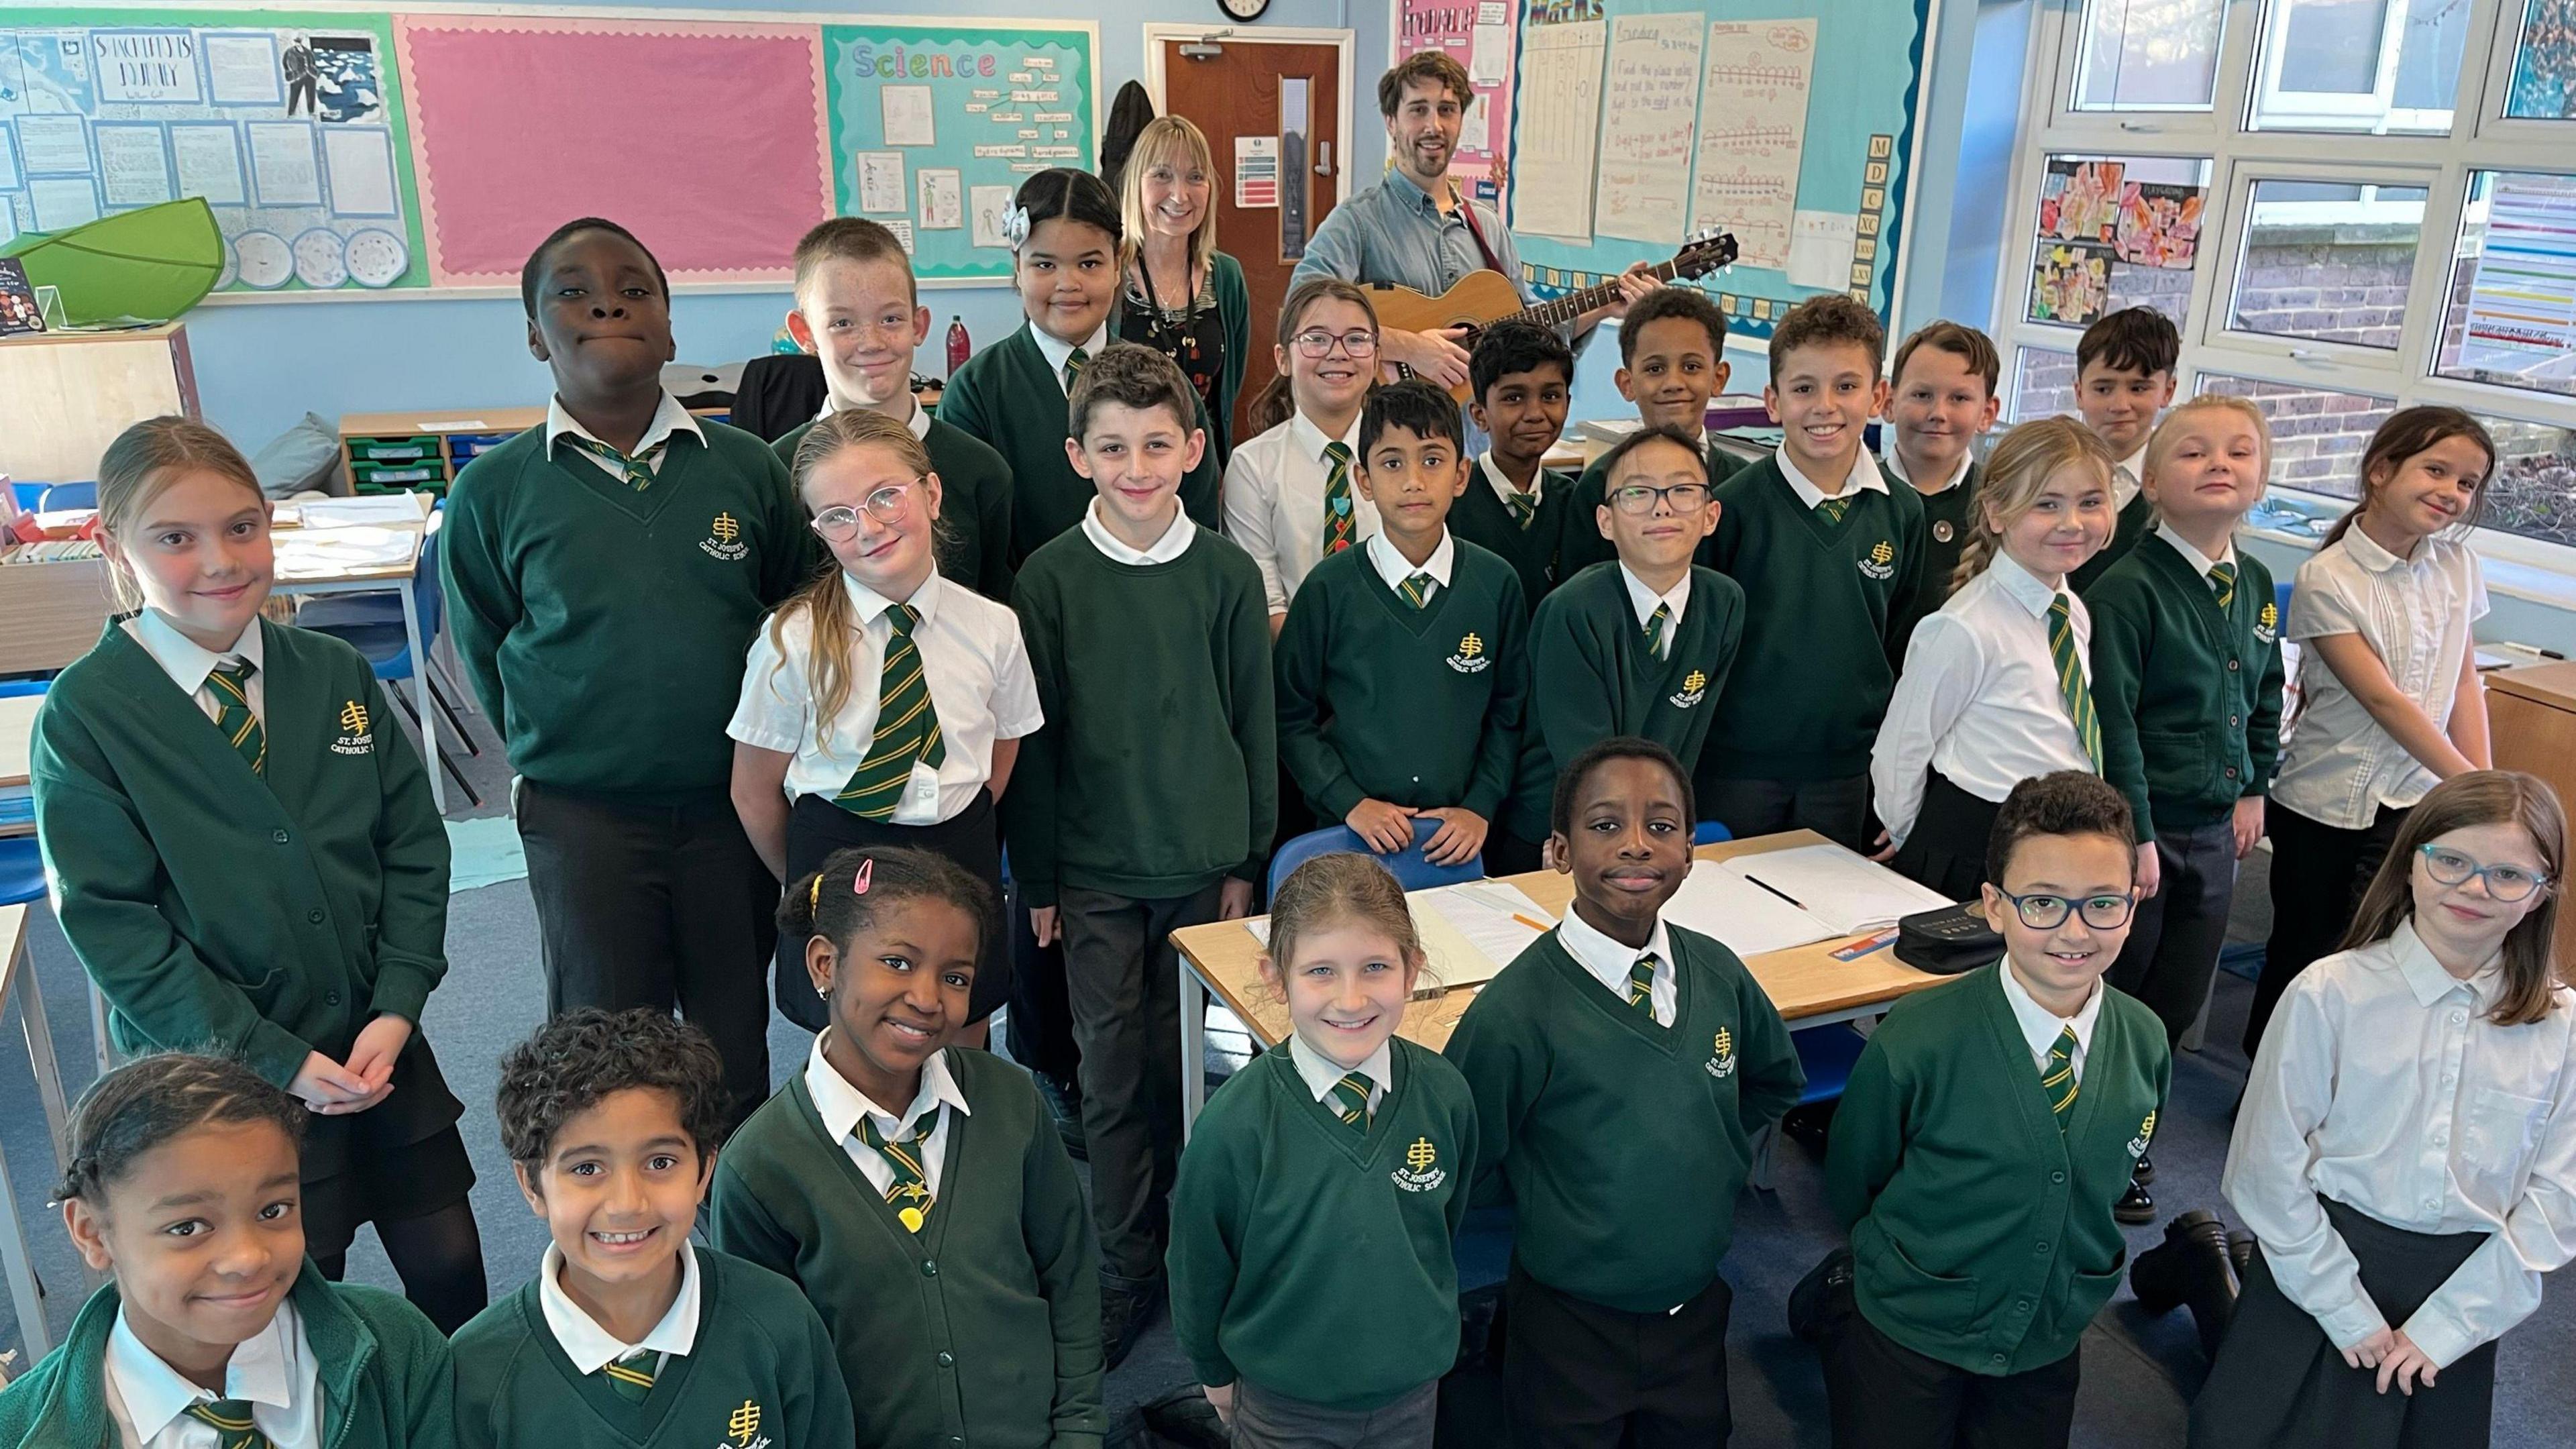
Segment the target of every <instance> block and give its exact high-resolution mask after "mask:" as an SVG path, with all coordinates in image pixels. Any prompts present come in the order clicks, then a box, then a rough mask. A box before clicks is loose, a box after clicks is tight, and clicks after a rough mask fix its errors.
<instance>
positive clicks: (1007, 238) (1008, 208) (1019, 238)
mask: <svg viewBox="0 0 2576 1449" xmlns="http://www.w3.org/2000/svg"><path fill="white" fill-rule="evenodd" d="M1000 221H1001V224H1000V228H999V229H1000V231H1001V233H1002V241H1003V242H1004V244H1006V245H1008V246H1009V247H1010V249H1011V250H1012V251H1015V252H1016V251H1018V250H1019V249H1020V248H1021V247H1024V246H1026V245H1028V241H1029V232H1030V230H1031V227H1030V223H1029V209H1028V208H1027V207H1025V206H1022V205H1020V204H1019V203H1018V202H1016V201H1013V202H1006V203H1004V205H1003V207H1002V215H1001V218H1000Z"/></svg>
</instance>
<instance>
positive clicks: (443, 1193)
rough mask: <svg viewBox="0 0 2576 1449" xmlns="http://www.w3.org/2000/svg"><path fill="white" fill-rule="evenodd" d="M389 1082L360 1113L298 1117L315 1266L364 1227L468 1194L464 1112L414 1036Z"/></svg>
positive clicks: (307, 1236) (425, 1211)
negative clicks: (389, 1090) (388, 1090)
mask: <svg viewBox="0 0 2576 1449" xmlns="http://www.w3.org/2000/svg"><path fill="white" fill-rule="evenodd" d="M341 1055H344V1056H345V1055H346V1053H345V1052H343V1053H341ZM393 1083H394V1090H393V1094H392V1095H390V1096H388V1097H386V1098H385V1099H384V1100H383V1101H382V1102H379V1103H377V1104H376V1105H375V1106H373V1107H370V1108H368V1109H367V1110H366V1111H364V1112H357V1113H352V1114H351V1115H349V1116H345V1117H324V1116H319V1115H308V1116H307V1117H306V1118H305V1119H304V1166H303V1172H302V1177H303V1179H304V1181H303V1206H302V1208H301V1212H302V1214H303V1217H304V1248H305V1251H306V1252H308V1253H310V1254H312V1255H313V1256H314V1257H316V1258H327V1257H330V1256H331V1255H332V1254H334V1253H344V1252H347V1251H348V1249H349V1242H350V1240H351V1239H352V1238H354V1237H356V1236H357V1232H358V1228H359V1226H360V1225H361V1224H364V1223H400V1222H408V1221H410V1220H412V1219H414V1218H425V1217H428V1216H429V1215H430V1214H432V1213H436V1212H443V1211H445V1210H446V1209H448V1208H449V1207H452V1206H454V1205H455V1204H456V1203H458V1202H460V1201H463V1200H464V1197H465V1195H466V1194H467V1193H468V1192H470V1191H472V1190H473V1187H474V1163H473V1160H472V1159H471V1158H469V1157H468V1156H466V1153H465V1139H464V1138H463V1137H461V1136H459V1135H458V1134H457V1131H456V1119H457V1118H459V1117H460V1116H463V1115H464V1112H465V1105H464V1104H463V1103H461V1102H459V1101H457V1100H456V1094H455V1093H454V1092H451V1091H449V1090H448V1089H447V1079H446V1077H445V1076H443V1075H442V1074H441V1073H440V1072H439V1070H438V1056H437V1054H436V1053H434V1052H432V1051H431V1050H430V1049H429V1039H428V1038H427V1037H425V1036H422V1035H421V1034H420V1032H419V1031H418V1030H417V1029H415V1030H414V1031H413V1032H412V1034H411V1040H410V1042H408V1043H407V1044H405V1045H404V1047H403V1051H402V1055H401V1056H398V1057H396V1058H394V1076H393Z"/></svg>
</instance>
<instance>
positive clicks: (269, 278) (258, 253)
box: [233, 231, 295, 292]
mask: <svg viewBox="0 0 2576 1449" xmlns="http://www.w3.org/2000/svg"><path fill="white" fill-rule="evenodd" d="M233 263H234V266H235V267H236V268H237V269H238V272H239V275H240V279H241V284H242V285H243V286H245V287H257V288H258V289H260V290H261V291H263V292H266V291H273V290H275V289H276V288H279V287H283V286H285V285H286V279H287V278H289V277H292V276H294V275H295V253H294V252H293V251H292V250H290V249H289V248H288V247H287V245H286V238H284V237H282V236H279V235H278V234H277V233H275V232H273V231H246V232H243V233H242V234H241V235H240V236H237V237H234V238H233Z"/></svg>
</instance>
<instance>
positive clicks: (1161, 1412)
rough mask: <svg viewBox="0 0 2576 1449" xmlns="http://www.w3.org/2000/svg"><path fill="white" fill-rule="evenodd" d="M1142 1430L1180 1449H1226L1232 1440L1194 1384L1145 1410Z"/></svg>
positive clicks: (1205, 1397) (1173, 1392)
mask: <svg viewBox="0 0 2576 1449" xmlns="http://www.w3.org/2000/svg"><path fill="white" fill-rule="evenodd" d="M1144 1415H1145V1427H1146V1428H1148V1429H1151V1430H1153V1431H1154V1433H1155V1435H1156V1436H1157V1437H1159V1438H1162V1439H1164V1440H1166V1441H1168V1442H1170V1443H1173V1444H1178V1445H1180V1446H1181V1449H1227V1446H1229V1445H1231V1444H1232V1443H1233V1442H1234V1436H1233V1435H1232V1434H1231V1433H1229V1432H1227V1430H1226V1427H1225V1421H1224V1420H1222V1419H1220V1418H1218V1417H1217V1412H1216V1405H1214V1404H1211V1403H1209V1402H1208V1400H1207V1392H1206V1391H1205V1390H1204V1389H1201V1388H1200V1387H1199V1386H1198V1385H1196V1384H1183V1385H1181V1386H1180V1387H1179V1388H1177V1389H1174V1390H1172V1391H1171V1392H1170V1393H1168V1394H1165V1395H1163V1396H1162V1397H1161V1398H1159V1399H1156V1400H1155V1401H1154V1402H1152V1403H1150V1404H1147V1405H1146V1406H1145V1408H1144Z"/></svg>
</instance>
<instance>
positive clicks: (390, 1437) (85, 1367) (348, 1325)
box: [0, 1262, 712, 1449]
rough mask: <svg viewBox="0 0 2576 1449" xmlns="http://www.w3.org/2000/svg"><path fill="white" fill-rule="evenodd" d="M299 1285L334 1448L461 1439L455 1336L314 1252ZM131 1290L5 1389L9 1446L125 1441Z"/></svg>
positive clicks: (2, 1423) (88, 1313)
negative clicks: (112, 1377) (118, 1361)
mask: <svg viewBox="0 0 2576 1449" xmlns="http://www.w3.org/2000/svg"><path fill="white" fill-rule="evenodd" d="M291 1296H292V1298H293V1301H294V1303H295V1312H296V1315H297V1316H298V1317H299V1318H301V1319H302V1320H303V1324H304V1341H305V1342H306V1343H307V1344H308V1345H310V1346H311V1348H312V1350H313V1359H314V1364H315V1367H316V1369H317V1370H318V1373H317V1379H316V1382H317V1386H318V1387H319V1388H320V1389H321V1390H322V1415H321V1419H322V1442H323V1444H325V1445H326V1446H328V1449H450V1446H452V1445H454V1444H455V1443H456V1432H455V1408H454V1404H453V1402H452V1400H453V1398H454V1394H455V1375H454V1373H453V1372H452V1371H451V1369H450V1366H449V1360H448V1353H447V1340H446V1339H445V1338H443V1337H441V1336H440V1335H439V1332H438V1329H437V1328H436V1327H434V1326H432V1325H431V1323H430V1321H429V1320H428V1319H427V1318H425V1317H423V1316H422V1315H421V1311H420V1310H419V1309H417V1308H414V1307H412V1306H411V1305H410V1304H409V1303H406V1302H404V1301H403V1298H402V1295H401V1294H398V1293H388V1292H386V1291H385V1290H383V1289H381V1288H368V1287H365V1286H363V1285H360V1284H356V1283H333V1282H331V1281H329V1280H328V1279H325V1278H324V1277H323V1276H322V1272H321V1270H320V1269H318V1268H316V1267H314V1266H313V1265H312V1264H311V1263H310V1262H307V1263H306V1264H305V1265H304V1271H303V1273H302V1274H301V1276H299V1277H297V1278H296V1280H295V1287H294V1289H293V1290H292V1295H291ZM122 1301H123V1300H121V1299H119V1298H118V1297H117V1293H116V1284H115V1283H113V1282H110V1283H108V1284H107V1285H105V1286H104V1287H102V1288H100V1289H99V1290H98V1291H97V1292H95V1293H92V1294H91V1295H90V1296H89V1301H88V1302H87V1303H85V1304H83V1305H81V1311H80V1316H79V1317H77V1318H75V1319H73V1320H72V1330H71V1333H70V1335H69V1336H67V1337H65V1338H64V1339H63V1341H62V1342H61V1343H60V1344H58V1345H56V1346H55V1348H54V1351H53V1352H52V1353H49V1354H47V1355H45V1360H44V1362H42V1363H40V1364H37V1365H36V1366H35V1367H34V1368H32V1369H29V1370H28V1371H27V1372H26V1373H25V1374H23V1375H21V1376H20V1377H19V1378H17V1379H16V1380H14V1381H12V1382H11V1383H10V1385H9V1387H8V1388H7V1389H6V1390H5V1391H0V1449H116V1446H117V1443H118V1439H119V1435H118V1433H117V1428H116V1418H115V1415H114V1414H113V1413H112V1412H110V1410H109V1409H108V1407H107V1340H108V1335H109V1334H110V1333H111V1332H113V1331H114V1329H115V1328H116V1314H117V1308H118V1306H119V1304H120V1303H121V1302H122ZM711 1442H712V1441H711Z"/></svg>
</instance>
